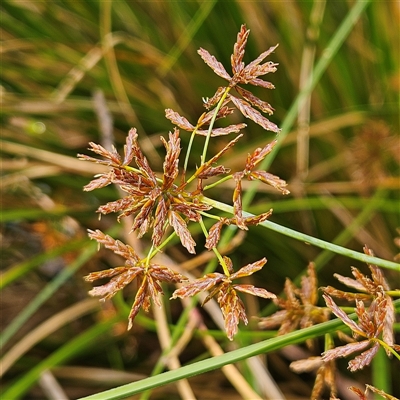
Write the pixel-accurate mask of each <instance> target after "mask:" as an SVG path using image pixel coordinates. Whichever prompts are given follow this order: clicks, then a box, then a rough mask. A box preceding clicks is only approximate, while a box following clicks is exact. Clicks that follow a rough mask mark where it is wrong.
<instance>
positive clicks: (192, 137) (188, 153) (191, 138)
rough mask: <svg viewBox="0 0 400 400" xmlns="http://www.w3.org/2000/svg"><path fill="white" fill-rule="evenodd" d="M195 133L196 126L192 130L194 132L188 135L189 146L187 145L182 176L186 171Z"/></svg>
mask: <svg viewBox="0 0 400 400" xmlns="http://www.w3.org/2000/svg"><path fill="white" fill-rule="evenodd" d="M196 132H197V126H196V128H195V129H194V131H193V132H192V134H191V135H190V140H189V144H188V147H187V151H186V156H185V163H184V165H183V173H184V174H186V171H187V166H188V164H189V156H190V152H191V150H192V145H193V141H194V138H195V136H196Z"/></svg>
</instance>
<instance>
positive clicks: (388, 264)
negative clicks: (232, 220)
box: [202, 197, 400, 272]
mask: <svg viewBox="0 0 400 400" xmlns="http://www.w3.org/2000/svg"><path fill="white" fill-rule="evenodd" d="M202 201H203V202H204V203H206V204H209V205H211V206H213V207H214V208H217V209H219V210H221V211H226V212H228V213H231V214H234V211H233V207H232V206H229V205H227V204H225V203H221V202H219V201H217V200H212V199H210V198H208V197H203V198H202ZM243 217H244V218H248V217H254V215H253V214H250V213H248V212H246V211H243ZM259 225H260V226H263V227H265V228H267V229H270V230H272V231H275V232H279V233H281V234H282V235H285V236H289V237H292V238H294V239H296V240H300V241H302V242H305V243H307V244H312V245H314V246H317V247H319V248H321V249H325V250H329V251H332V252H334V253H337V254H342V255H343V256H345V257H350V258H353V259H355V260H359V261H362V262H364V263H367V264H375V265H377V266H379V267H383V268H388V269H393V270H395V271H398V272H400V264H398V263H395V262H393V261H388V260H384V259H382V258H378V257H371V256H368V255H366V254H364V253H359V252H357V251H354V250H350V249H347V248H345V247H342V246H338V245H336V244H333V243H329V242H325V241H324V240H321V239H317V238H315V237H312V236H309V235H306V234H305V233H301V232H298V231H295V230H293V229H290V228H286V227H284V226H281V225H279V224H276V223H274V222H271V221H264V222H262V223H260V224H259Z"/></svg>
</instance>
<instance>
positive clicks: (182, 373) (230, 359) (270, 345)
mask: <svg viewBox="0 0 400 400" xmlns="http://www.w3.org/2000/svg"><path fill="white" fill-rule="evenodd" d="M349 318H351V319H356V314H355V313H353V314H351V315H349ZM343 326H344V324H343V322H342V321H341V320H340V319H338V318H337V319H334V320H331V321H328V322H324V323H322V324H318V325H315V326H311V327H309V328H305V329H301V330H297V331H294V332H290V333H288V334H286V335H282V336H278V337H274V338H272V339H267V340H264V341H262V342H259V343H255V344H251V345H249V346H246V347H241V348H239V349H237V350H233V351H230V352H228V353H225V354H222V355H220V356H217V357H211V358H209V359H207V360H202V361H198V362H196V363H193V364H190V365H185V366H183V367H181V368H179V369H176V370H173V371H168V372H164V373H163V374H160V375H156V376H152V377H149V378H146V379H143V380H141V381H139V382H134V383H130V384H127V385H123V386H119V387H117V388H115V389H111V390H107V391H104V392H101V393H97V394H94V395H91V396H87V397H83V398H81V399H80V400H104V399H107V400H113V399H122V398H126V397H128V396H132V395H134V394H137V393H141V392H143V391H145V390H148V389H153V388H156V387H160V386H162V385H165V384H167V383H171V382H176V381H178V380H180V379H184V378H189V377H191V376H194V375H198V374H201V373H205V372H208V371H212V370H215V369H218V368H222V367H223V366H225V365H228V364H233V363H236V362H238V361H241V360H243V359H247V358H249V357H253V356H256V355H259V354H265V353H269V352H271V351H275V350H278V349H281V348H283V347H286V346H288V345H291V344H297V343H302V342H304V341H306V340H307V339H312V338H315V337H317V336H321V335H324V334H326V333H329V332H334V331H336V330H338V329H341V328H343Z"/></svg>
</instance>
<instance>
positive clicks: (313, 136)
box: [0, 0, 400, 399]
mask: <svg viewBox="0 0 400 400" xmlns="http://www.w3.org/2000/svg"><path fill="white" fill-rule="evenodd" d="M316 3H317V2H311V1H283V2H277V1H271V2H268V1H265V2H256V1H254V2H253V1H208V2H202V1H159V2H153V1H150V2H145V1H123V0H119V1H107V2H97V1H51V2H48V1H3V2H2V5H1V16H0V18H1V24H0V25H1V28H0V29H1V36H2V53H1V88H0V89H1V151H2V184H1V188H2V189H1V190H2V191H1V195H2V199H1V204H2V210H1V211H2V212H1V218H2V231H1V235H2V251H1V265H2V267H1V268H2V275H1V279H0V281H1V290H2V292H1V316H2V318H1V330H2V332H3V336H2V346H3V351H5V350H9V349H10V348H11V347H12V346H14V345H16V344H18V343H20V342H21V341H23V339H24V338H25V337H26V336H27V335H28V334H29V333H30V332H32V330H33V329H34V328H35V327H36V326H37V325H38V324H41V323H44V322H46V321H48V320H49V318H51V317H52V315H54V314H57V313H59V312H60V311H61V310H63V309H66V308H68V307H71V306H73V305H74V304H78V303H80V302H83V301H85V300H86V297H87V295H86V292H87V290H88V289H89V287H88V286H87V285H85V284H84V283H83V282H82V279H81V278H82V276H83V275H84V274H85V273H87V272H88V271H89V270H90V271H92V270H97V269H101V268H105V267H106V263H105V262H104V260H105V258H104V257H103V258H102V259H100V258H98V256H97V255H96V246H95V245H94V244H93V243H90V244H89V242H88V240H87V239H86V237H85V230H86V228H88V227H89V228H97V227H99V226H100V227H101V228H102V229H114V232H115V231H117V230H118V229H120V226H117V227H115V226H113V225H114V218H113V217H110V218H103V219H102V221H101V222H99V221H97V217H96V215H95V212H94V211H95V210H96V208H97V206H98V205H99V204H102V203H104V202H105V201H111V200H114V199H115V198H116V197H117V196H118V193H117V192H116V190H115V189H113V188H106V189H103V190H100V191H96V192H95V193H89V194H88V193H83V192H82V187H83V186H84V185H85V184H86V183H87V182H88V181H89V179H90V177H91V176H92V175H93V174H94V173H96V171H95V170H94V169H93V168H92V166H88V165H86V163H82V162H79V161H78V160H76V154H77V153H84V152H86V147H87V143H88V142H89V141H94V142H96V143H98V142H101V141H102V140H104V137H103V136H102V135H101V134H100V132H101V128H99V121H98V115H99V112H96V110H95V107H96V101H95V100H94V99H95V93H96V91H97V92H98V91H99V90H100V91H101V92H102V93H103V94H104V96H105V99H106V104H107V109H108V111H109V112H110V113H111V115H112V118H113V127H114V129H113V138H112V140H113V141H114V143H115V145H116V147H117V148H121V146H122V145H123V143H124V141H125V136H126V133H127V132H128V130H129V129H130V127H132V126H135V127H136V128H137V129H138V131H139V138H140V140H141V141H142V143H143V147H144V149H145V152H146V154H147V155H148V157H149V159H150V160H151V163H152V166H153V167H154V169H155V170H160V169H161V166H162V156H163V152H162V149H161V151H159V150H160V144H161V142H160V141H159V136H160V135H165V134H166V133H167V132H168V131H169V130H171V129H172V126H171V124H170V122H169V121H168V120H166V119H165V117H164V109H165V108H172V109H174V110H176V111H178V112H179V113H181V114H182V115H185V116H186V117H187V118H188V119H189V120H190V121H192V122H194V121H196V120H197V118H198V117H199V115H200V114H201V113H202V112H203V111H204V109H203V107H202V97H211V96H212V95H213V94H214V92H215V90H216V88H217V87H218V86H219V85H221V84H222V81H221V79H220V78H218V77H217V76H215V75H214V74H213V73H212V71H211V70H210V69H209V68H208V67H207V66H206V65H205V64H204V63H203V61H202V60H201V58H200V57H199V56H198V55H197V49H198V48H199V47H203V48H205V49H207V50H208V51H210V53H211V54H213V55H215V56H216V57H217V59H218V60H219V61H221V62H222V63H223V64H224V65H225V66H226V67H227V68H229V63H230V54H231V52H232V46H233V43H234V41H235V39H236V34H237V32H238V30H239V28H240V25H241V24H242V23H246V25H247V27H248V28H250V29H251V34H250V38H249V42H248V46H247V51H246V56H245V61H250V60H252V59H254V58H255V57H257V56H258V55H259V54H260V53H261V52H262V51H264V50H266V49H267V48H269V47H270V46H272V45H274V44H276V43H279V47H278V49H277V50H276V51H275V53H274V54H273V55H272V57H270V59H271V60H272V61H274V62H278V63H279V67H278V71H277V72H276V73H275V74H273V75H270V76H269V77H268V78H269V79H268V80H270V81H271V82H272V83H273V84H274V85H275V87H276V89H275V90H272V91H268V92H267V91H262V90H261V89H260V90H259V91H257V94H259V96H260V97H261V98H263V99H264V100H266V101H268V102H269V103H270V104H271V105H272V106H273V107H274V108H275V113H274V115H273V116H272V117H271V120H272V121H273V122H275V123H277V124H278V125H279V126H281V125H282V122H283V121H284V119H285V117H286V116H287V113H288V110H289V109H290V107H291V106H292V104H293V102H294V100H295V99H296V97H297V95H298V94H299V92H300V86H301V85H302V84H304V82H303V83H302V81H301V78H300V76H301V73H300V71H301V65H302V62H304V60H306V61H307V60H311V61H312V57H310V54H312V52H313V51H315V62H317V61H318V60H319V59H321V57H322V58H323V57H325V56H329V55H327V54H326V53H324V52H323V50H324V49H325V48H326V46H327V45H328V43H329V42H330V40H331V38H332V37H333V36H334V35H335V33H336V32H337V30H338V28H339V26H340V25H341V24H342V22H343V20H344V19H345V18H346V16H347V15H348V13H349V10H350V9H351V8H352V7H353V6H354V4H355V3H354V2H353V1H335V2H327V4H326V6H325V9H323V8H322V9H320V21H319V22H318V15H317V17H316V19H315V20H314V21H313V20H312V21H311V22H310V15H315V13H317V14H318V10H317V11H316V8H318V7H317V6H316ZM313 13H314V14H313ZM399 20H400V10H399V8H398V4H397V3H396V2H379V1H375V2H371V4H369V5H368V6H367V7H366V8H365V11H364V12H363V13H362V14H361V16H360V18H359V19H358V21H357V22H356V24H355V25H354V27H352V29H351V32H350V34H349V35H348V37H347V38H346V40H345V42H344V44H343V45H342V46H341V47H340V49H339V51H338V52H337V53H336V54H335V56H334V58H333V60H332V62H331V63H330V64H329V66H328V68H327V69H326V71H325V73H324V74H323V76H322V77H321V79H320V80H319V81H318V83H317V85H316V87H315V89H314V90H313V92H312V96H311V97H310V112H309V115H308V116H309V122H310V131H309V139H310V140H309V154H306V153H304V152H303V153H299V150H298V142H297V139H296V137H297V132H296V130H295V128H294V129H293V131H291V132H286V133H287V136H286V137H285V140H284V141H283V142H282V143H281V144H280V146H281V147H280V149H279V152H278V154H277V155H276V157H275V159H274V160H273V162H272V165H271V166H270V169H269V170H270V171H271V172H272V173H275V174H277V175H279V176H280V177H281V178H283V179H285V180H287V181H288V183H289V189H290V190H291V192H292V195H291V196H289V197H284V198H282V197H281V196H280V195H276V194H274V193H272V192H268V191H264V188H262V187H259V191H258V193H257V196H256V198H255V201H254V203H253V205H252V206H251V207H250V208H249V210H248V211H251V212H254V213H259V212H262V211H265V210H268V209H269V208H270V207H273V208H274V214H273V218H272V220H273V221H274V222H276V223H279V224H282V225H283V226H286V227H289V228H292V229H295V230H298V231H300V232H305V233H307V234H309V235H311V236H314V237H317V238H320V239H323V240H325V241H328V242H335V243H338V244H340V245H343V246H345V247H348V248H351V249H354V250H357V251H361V249H362V246H363V245H364V244H368V246H369V247H371V248H372V249H373V250H374V251H375V253H376V255H377V256H379V257H382V258H385V259H389V260H392V259H393V257H394V256H395V254H396V253H397V252H398V249H396V246H395V244H394V242H393V240H394V238H395V236H396V234H397V233H396V228H398V227H399V226H400V213H399V178H398V172H399V164H400V161H399V158H400V156H399V154H400V145H399V141H400V140H399V116H398V111H399V103H398V93H399V86H400V76H399V51H398V50H399V29H398V26H399ZM307 32H308V33H307ZM310 51H311V53H310ZM100 114H101V111H100ZM239 120H240V117H239V116H235V117H233V118H232V121H234V122H237V121H239ZM246 123H248V128H247V129H246V134H245V137H244V139H243V140H241V142H240V143H239V145H238V146H236V149H235V153H234V154H230V155H229V157H228V158H227V160H226V163H225V165H227V166H229V167H231V168H233V169H234V168H237V169H240V168H241V167H242V166H243V165H244V161H245V157H246V155H247V153H248V152H249V151H251V150H253V149H254V148H255V147H257V146H260V145H263V144H265V143H266V142H267V141H271V140H272V139H273V135H272V134H270V133H268V132H265V131H263V130H262V129H261V128H260V127H258V126H257V125H255V124H253V123H252V122H251V121H246ZM182 137H183V143H182V144H183V147H184V146H185V144H186V143H187V141H188V140H189V136H188V137H187V139H186V140H187V141H186V142H185V138H184V136H183V135H182ZM202 144H203V143H202V141H198V142H196V143H195V146H197V147H196V148H195V149H194V154H198V155H200V152H201V149H202ZM211 146H212V148H213V150H218V149H220V148H221V140H215V141H214V142H211ZM299 158H300V161H301V160H302V161H303V164H302V165H308V174H304V173H303V174H302V173H299V170H298V167H297V163H298V162H300V161H299ZM193 165H194V164H193ZM226 189H227V190H224V191H223V192H220V193H217V192H216V194H215V196H216V197H217V198H218V200H219V201H222V202H226V203H230V202H231V197H230V196H231V191H230V189H232V187H231V186H227V187H226ZM115 233H117V232H115ZM244 240H245V243H244V245H243V246H241V247H239V248H238V249H236V250H235V252H234V253H233V254H232V255H231V256H232V258H233V259H234V261H236V262H237V263H239V264H241V265H244V263H246V262H251V261H254V260H255V259H259V258H261V257H263V256H266V257H267V259H268V265H267V267H266V268H264V270H263V271H262V272H260V273H259V274H258V276H257V279H258V280H259V282H257V283H258V284H259V285H260V286H263V287H266V288H267V289H268V290H272V291H275V292H276V293H279V292H280V291H281V289H282V286H283V283H284V279H285V278H286V277H287V276H288V277H290V278H291V279H295V278H296V277H297V276H298V275H299V274H300V273H301V272H302V271H304V268H305V267H306V265H307V264H308V262H309V261H312V260H315V259H317V260H319V262H318V263H317V265H318V268H319V269H320V271H321V273H320V274H319V279H320V282H319V283H320V285H321V286H322V285H326V284H328V283H332V275H333V273H334V272H339V273H341V274H343V275H348V274H349V266H350V265H356V266H358V267H360V268H366V267H365V265H362V264H361V263H357V262H353V261H352V260H349V259H347V258H345V257H342V256H335V257H333V256H332V254H331V253H323V254H322V255H321V250H320V249H318V248H315V247H312V246H308V245H306V244H304V243H301V242H298V241H295V240H293V239H289V238H287V237H285V236H282V235H279V234H278V233H276V232H272V231H269V230H267V229H263V228H261V227H257V228H254V229H252V230H250V231H249V233H248V234H247V236H246V238H245V239H244ZM199 241H201V236H200V235H199ZM169 252H170V253H169V254H170V255H171V256H172V257H174V258H176V259H177V260H178V261H184V260H185V259H186V258H187V257H186V254H185V253H184V252H183V251H182V249H181V248H180V247H179V246H177V247H176V248H172V249H170V251H169ZM109 264H110V265H115V262H114V260H113V259H112V257H110V260H109ZM387 276H388V279H389V280H392V282H393V287H398V286H400V284H399V282H398V275H396V274H395V273H394V272H393V271H388V272H387ZM130 294H132V293H128V294H127V302H128V304H129V299H130V297H129V295H130ZM167 295H168V294H167ZM118 302H119V303H120V306H117V307H116V311H115V310H114V311H113V312H111V314H112V315H114V317H113V318H115V320H116V321H124V320H125V312H126V310H125V308H124V306H123V305H121V304H123V303H124V301H123V299H122V297H121V298H120V299H117V303H118ZM88 304H89V303H88ZM90 304H92V305H88V311H87V312H84V311H81V313H82V314H79V315H78V314H77V315H76V317H74V314H72V316H70V317H69V318H70V322H69V323H68V324H66V325H63V324H60V326H59V328H58V329H57V330H55V333H53V332H51V334H50V333H49V335H48V336H44V339H41V340H40V341H39V342H38V343H37V344H35V346H33V347H32V348H30V349H29V351H28V352H27V353H25V354H24V355H23V356H22V358H20V359H19V360H18V361H17V362H16V363H15V364H14V365H13V366H12V367H10V369H9V370H8V371H7V373H6V375H5V379H4V381H3V383H2V385H3V388H4V387H8V388H10V387H11V388H12V387H16V386H19V387H23V389H22V390H21V392H20V393H19V394H18V396H23V395H24V393H25V392H27V391H28V390H31V391H30V392H28V393H29V395H26V396H28V397H26V398H30V399H31V398H42V397H41V396H43V395H42V392H41V389H40V388H39V387H38V386H35V385H34V383H35V382H36V380H37V379H38V378H39V376H40V373H41V370H42V369H43V368H47V367H49V366H57V365H59V364H64V363H67V362H69V363H70V365H73V366H79V367H82V368H88V369H87V370H86V373H87V375H88V376H91V377H95V376H96V373H99V371H98V370H94V369H93V370H90V368H95V367H96V368H99V367H102V368H106V369H113V370H120V371H123V370H126V371H138V370H145V371H146V373H149V371H151V365H152V364H151V362H148V361H147V360H146V362H145V360H144V359H145V358H146V357H145V355H146V354H148V352H149V351H150V350H149V349H148V348H147V347H146V341H149V342H153V343H154V344H156V343H157V339H156V336H155V334H154V330H155V328H154V323H153V322H152V321H151V320H150V319H149V318H146V317H144V316H143V317H142V318H139V321H138V328H137V331H136V332H134V334H131V333H129V334H126V333H121V332H120V331H118V328H115V326H119V324H122V325H123V322H120V323H117V322H115V324H114V323H113V321H114V320H107V319H106V320H104V318H105V317H104V315H103V314H99V312H98V308H97V303H96V306H95V305H93V304H94V302H92V303H90ZM266 305H267V303H265V304H264V303H261V304H257V305H256V306H255V307H256V309H258V308H259V309H260V310H261V313H264V314H265V313H268V308H265V306H266ZM90 307H91V308H90ZM171 307H175V306H174V305H171ZM169 312H170V322H171V323H172V322H173V321H174V320H175V319H176V318H177V315H176V313H177V312H179V310H174V309H171V310H169ZM88 313H89V315H86V314H88ZM82 315H84V316H83V317H82ZM102 318H103V319H102ZM113 326H114V328H113ZM242 328H243V327H242ZM253 328H254V326H253ZM122 330H123V327H122ZM91 333H92V335H93V336H91ZM82 335H86V341H85V340H83V339H84V338H83V339H82V341H80V339H79V338H81V337H82ZM215 336H216V337H218V338H221V337H223V336H221V335H220V334H219V333H218V332H217V331H216V332H215ZM94 338H96V339H94ZM149 338H150V339H149ZM240 340H241V341H242V342H241V343H242V345H243V344H246V343H250V342H252V341H257V340H258V337H257V336H254V337H253V339H252V338H251V336H249V337H247V338H246V337H245V336H243V338H241V339H240ZM221 343H222V344H223V345H224V343H225V341H224V339H221ZM65 346H67V347H65ZM68 346H69V347H68ZM141 346H143V347H141ZM63 349H64V350H63ZM65 349H67V350H65ZM60 351H61V354H60ZM57 354H59V357H58V356H57ZM201 356H202V355H199V354H197V353H196V351H193V353H190V351H189V353H188V355H187V358H188V359H187V361H189V360H194V359H195V357H200V358H201ZM51 357H53V358H52V359H51ZM203 357H204V355H203ZM49 358H50V361H51V360H52V361H51V362H49V363H48V364H46V362H44V364H40V361H41V360H45V361H46V360H49ZM38 363H39V364H38ZM40 365H42V367H43V368H42V369H41V368H40V367H39V366H40ZM35 366H36V367H35ZM35 368H36V372H35ZM32 371H33V372H32ZM55 371H57V370H55ZM59 371H64V378H62V376H63V375H62V372H61V373H60V375H59V376H61V378H60V379H67V384H66V390H67V392H68V393H69V395H70V396H71V398H75V397H79V396H84V395H88V394H91V393H93V392H96V391H99V390H100V389H99V386H98V383H93V381H90V380H89V383H87V382H84V383H83V384H82V382H80V381H79V380H78V379H77V378H76V377H75V378H65V373H66V372H65V371H67V369H65V367H64V370H63V369H62V368H60V369H59ZM55 374H56V376H57V372H55ZM367 375H368V374H367ZM68 379H69V380H68ZM74 379H75V380H74ZM93 379H94V378H93ZM118 379H122V378H121V377H119V378H118ZM130 379H131V378H127V381H129V380H130ZM282 379H283V378H282ZM360 379H361V381H362V380H363V379H364V377H362V378H360ZM249 380H251V379H249ZM122 381H123V382H125V381H124V380H123V379H122ZM21 382H25V383H24V385H25V386H21V384H22V383H21ZM103 383H104V386H100V388H103V389H106V388H108V387H113V386H116V385H118V384H120V383H121V381H118V382H115V381H111V380H110V381H109V380H107V379H104V382H103ZM13 385H14V386H13ZM32 385H34V386H33V389H30V388H31V386H32ZM96 385H97V386H96ZM395 389H396V388H395ZM397 389H398V388H397ZM161 393H162V392H161ZM161 396H162V394H161ZM160 398H162V397H160ZM171 398H172V397H171Z"/></svg>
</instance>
